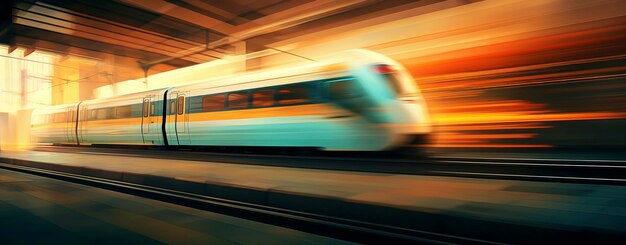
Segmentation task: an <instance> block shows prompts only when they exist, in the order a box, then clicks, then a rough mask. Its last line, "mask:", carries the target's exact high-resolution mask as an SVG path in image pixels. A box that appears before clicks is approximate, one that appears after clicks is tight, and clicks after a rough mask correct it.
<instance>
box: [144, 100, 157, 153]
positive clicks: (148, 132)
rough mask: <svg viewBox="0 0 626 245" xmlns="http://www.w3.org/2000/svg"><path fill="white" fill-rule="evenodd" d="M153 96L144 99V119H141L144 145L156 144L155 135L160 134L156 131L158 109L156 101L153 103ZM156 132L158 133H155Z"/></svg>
mask: <svg viewBox="0 0 626 245" xmlns="http://www.w3.org/2000/svg"><path fill="white" fill-rule="evenodd" d="M151 97H152V96H146V97H144V98H143V104H142V105H141V106H142V107H141V108H142V110H141V111H142V117H141V134H142V135H143V143H144V144H150V145H151V144H154V143H155V142H154V141H155V134H158V133H159V132H158V131H157V130H155V128H154V124H155V118H156V117H157V115H156V113H155V112H156V108H155V105H154V101H152V98H151ZM155 131H156V132H155Z"/></svg>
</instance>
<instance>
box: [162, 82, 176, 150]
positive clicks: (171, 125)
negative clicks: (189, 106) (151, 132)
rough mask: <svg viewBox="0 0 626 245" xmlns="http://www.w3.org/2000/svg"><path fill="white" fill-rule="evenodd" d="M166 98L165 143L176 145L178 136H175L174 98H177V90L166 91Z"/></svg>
mask: <svg viewBox="0 0 626 245" xmlns="http://www.w3.org/2000/svg"><path fill="white" fill-rule="evenodd" d="M167 97H168V100H167V103H166V107H167V108H166V111H167V116H166V120H167V123H166V124H165V125H166V127H167V128H166V132H167V143H168V144H170V145H178V138H177V137H176V109H177V104H176V100H177V98H178V93H177V92H170V93H168V96H167Z"/></svg>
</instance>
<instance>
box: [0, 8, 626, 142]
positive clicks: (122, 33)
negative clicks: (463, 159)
mask: <svg viewBox="0 0 626 245" xmlns="http://www.w3.org/2000/svg"><path fill="white" fill-rule="evenodd" d="M2 4H3V6H2V9H3V10H2V11H3V13H2V24H1V25H0V43H1V45H0V147H2V148H7V147H21V146H27V145H28V144H29V136H28V135H29V127H30V126H29V120H30V119H29V117H30V112H31V111H32V110H33V109H34V108H37V107H40V106H46V105H56V104H64V103H71V102H76V101H80V100H87V99H94V98H104V97H110V96H115V95H121V94H126V93H132V92H138V91H143V90H147V89H153V88H161V87H166V86H168V85H172V84H183V83H188V82H193V81H197V80H202V79H206V78H211V77H219V76H225V75H229V74H233V73H240V72H248V71H256V70H261V69H277V68H279V67H285V66H295V65H298V64H306V63H310V62H311V60H310V59H319V58H321V57H323V56H325V55H328V54H332V53H336V52H339V51H342V50H347V49H356V48H360V49H368V50H372V51H376V52H379V53H382V54H384V55H387V56H389V57H391V58H393V59H395V60H397V61H399V62H400V63H401V64H403V65H404V66H406V67H407V68H408V69H409V70H410V72H411V73H412V75H413V76H414V78H415V82H416V83H417V84H418V86H419V87H420V89H421V91H422V93H423V95H424V97H425V99H426V102H427V104H428V108H429V111H430V113H431V116H432V119H433V123H434V124H435V125H434V126H435V127H434V130H435V133H434V135H433V137H432V141H431V142H430V143H429V144H428V147H429V148H430V149H431V150H434V151H442V152H445V151H452V152H454V151H461V150H472V149H474V150H479V151H485V150H496V151H498V150H502V149H505V150H506V151H509V152H516V151H522V152H523V151H527V150H529V149H534V150H536V149H587V150H589V149H619V148H623V147H626V127H625V126H626V83H625V82H626V81H625V79H626V45H625V43H626V8H625V7H624V6H626V1H624V0H594V1H567V0H536V1H523V0H487V1H471V0H465V1H464V0H457V1H452V0H449V1H436V0H423V1H408V0H407V1H404V0H392V1H371V0H348V1H312V0H288V1H274V0H268V1H249V0H234V1H201V0H180V1H162V0H156V1H138V0H116V1H88V0H78V1H64V0H62V1H48V0H44V1H16V0H13V1H4V2H3V3H2Z"/></svg>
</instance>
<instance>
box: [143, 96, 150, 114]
mask: <svg viewBox="0 0 626 245" xmlns="http://www.w3.org/2000/svg"><path fill="white" fill-rule="evenodd" d="M149 108H150V100H149V99H145V100H143V117H148V111H149Z"/></svg>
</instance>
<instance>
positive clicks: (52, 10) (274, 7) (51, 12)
mask: <svg viewBox="0 0 626 245" xmlns="http://www.w3.org/2000/svg"><path fill="white" fill-rule="evenodd" d="M421 2H424V4H429V3H434V2H439V1H434V0H433V1H428V0H425V1H421ZM410 3H415V1H412V0H394V1H376V0H345V1H332V0H283V1H281V0H223V1H211V0H114V1H109V0H107V1H92V0H40V1H35V0H8V1H7V0H5V1H3V2H2V5H3V6H2V11H3V13H2V19H1V20H0V43H1V44H5V45H8V46H10V48H9V50H10V51H11V50H13V49H15V48H17V47H22V48H26V50H27V52H26V53H28V50H30V51H31V52H32V50H42V51H48V52H53V53H58V54H62V55H76V56H83V57H89V58H102V57H103V55H114V56H119V57H124V58H128V59H132V60H135V61H136V62H137V63H138V64H140V65H143V66H144V67H149V66H152V65H155V64H165V65H168V66H171V67H173V68H178V67H185V66H190V65H194V64H198V63H204V62H208V61H212V60H216V59H220V58H222V57H224V55H228V54H229V52H232V47H231V46H230V45H231V44H233V43H236V42H241V41H245V42H246V43H247V52H251V51H255V50H262V49H265V48H267V47H268V46H267V45H269V44H271V43H272V42H274V41H280V39H281V38H286V37H290V36H295V35H299V34H300V33H303V32H307V31H308V30H310V29H312V28H320V27H322V28H323V26H331V25H336V22H337V21H342V20H344V21H345V20H349V19H351V18H359V16H362V14H363V13H372V12H376V11H383V10H385V9H389V8H394V7H396V8H398V7H401V6H402V5H404V4H410Z"/></svg>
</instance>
